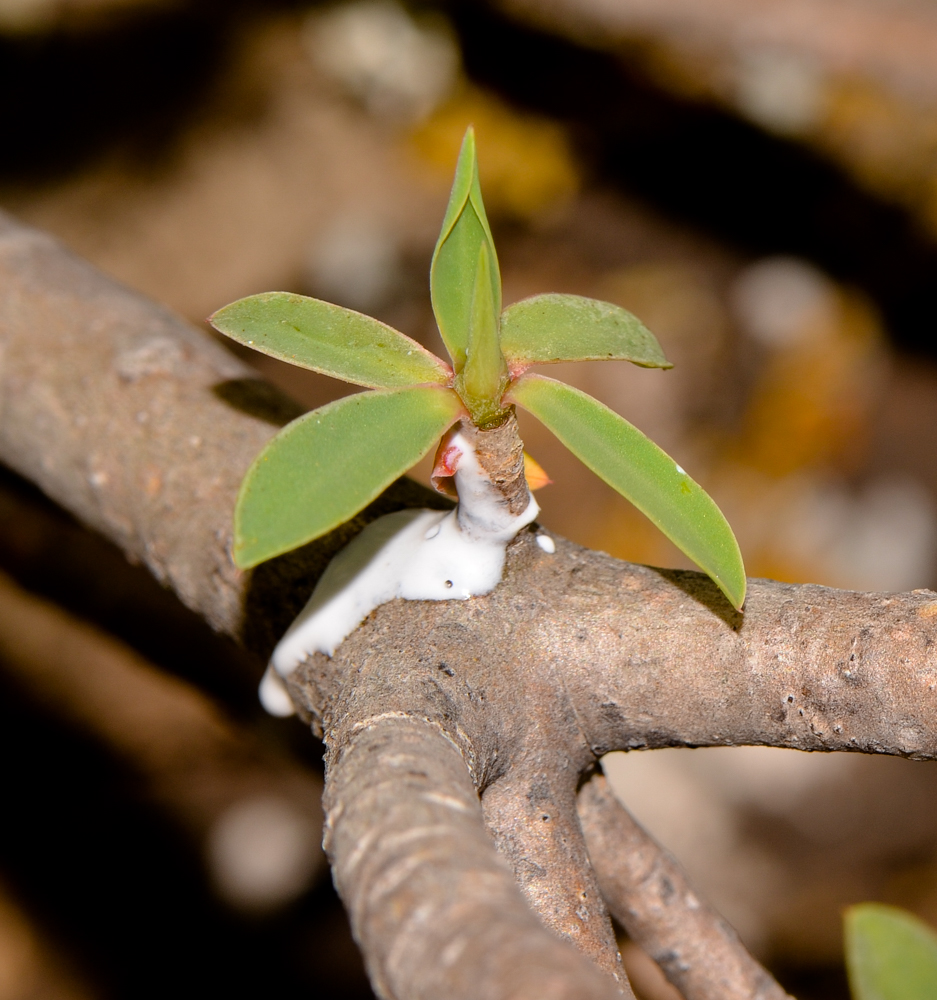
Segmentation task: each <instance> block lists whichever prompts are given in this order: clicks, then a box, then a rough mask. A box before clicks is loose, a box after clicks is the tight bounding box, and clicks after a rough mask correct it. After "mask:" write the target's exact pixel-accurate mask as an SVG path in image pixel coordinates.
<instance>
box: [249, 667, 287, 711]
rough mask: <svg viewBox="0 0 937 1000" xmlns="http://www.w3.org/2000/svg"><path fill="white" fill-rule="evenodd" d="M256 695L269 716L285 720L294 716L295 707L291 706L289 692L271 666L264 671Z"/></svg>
mask: <svg viewBox="0 0 937 1000" xmlns="http://www.w3.org/2000/svg"><path fill="white" fill-rule="evenodd" d="M257 694H258V695H259V696H260V704H261V705H263V707H264V708H265V709H266V710H267V711H268V712H269V713H270V714H271V715H275V716H277V717H278V718H281V719H286V718H288V717H289V716H291V715H295V714H296V706H295V705H294V704H293V699H292V698H291V697H290V694H289V691H287V690H286V685H285V684H284V683H283V678H282V677H281V676H280V675H279V674H278V673H277V672H276V671H275V670H274V669H273V667H272V666H268V667H267V669H266V670H265V671H264V676H263V679H262V680H261V682H260V687H259V688H258V689H257Z"/></svg>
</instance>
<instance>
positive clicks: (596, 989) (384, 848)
mask: <svg viewBox="0 0 937 1000" xmlns="http://www.w3.org/2000/svg"><path fill="white" fill-rule="evenodd" d="M349 728H350V729H351V730H352V731H351V732H349V733H348V735H347V737H346V739H345V740H342V741H339V742H338V745H340V746H341V749H340V750H336V751H334V752H330V758H329V782H328V791H327V794H326V799H325V807H326V816H327V820H326V831H327V832H326V840H325V846H326V850H327V852H328V854H329V858H330V860H331V862H332V865H333V871H334V874H335V882H336V885H337V887H338V889H339V892H340V893H341V896H342V899H343V900H344V901H345V903H346V905H347V906H348V908H349V910H350V912H351V915H352V925H353V929H354V932H355V936H356V938H357V940H358V941H359V942H360V944H361V946H362V950H363V951H364V954H365V956H366V958H367V961H368V968H369V971H370V973H371V978H372V982H373V983H374V985H375V988H376V990H377V992H378V993H379V995H381V996H383V997H413V998H421V1000H422V998H425V1000H433V998H437V997H447V998H452V1000H502V998H503V1000H508V998H510V1000H524V998H529V1000H543V998H544V997H548V998H551V1000H560V998H569V1000H572V998H576V1000H614V998H615V997H617V996H619V995H620V994H619V992H618V990H617V989H616V988H615V985H614V983H612V982H611V981H610V980H609V979H608V978H606V976H604V975H603V974H602V973H600V972H599V970H598V969H597V968H596V967H595V966H594V965H592V963H590V962H589V961H588V960H586V959H585V958H584V957H583V956H582V955H580V954H579V953H578V952H577V951H576V950H575V949H573V948H572V947H570V946H568V945H564V944H563V943H562V942H559V941H556V940H555V939H553V938H551V936H550V935H548V934H546V933H545V932H544V930H543V928H542V926H541V925H540V924H539V923H538V921H537V919H536V917H535V916H534V915H533V913H532V912H531V911H530V909H529V908H528V907H527V906H526V904H525V903H524V899H523V897H522V895H521V893H520V892H519V891H518V887H517V884H516V882H515V881H514V878H513V876H512V874H511V871H510V869H509V868H508V866H507V865H505V864H504V863H503V862H502V861H500V860H499V859H498V857H497V855H496V854H495V853H494V852H493V851H492V849H491V841H490V839H489V838H488V835H487V833H486V831H485V825H484V821H483V818H482V813H481V807H480V805H479V801H478V795H477V793H476V791H475V788H474V786H473V784H472V781H471V777H470V776H469V772H468V770H467V769H466V767H465V762H464V760H463V758H462V756H461V754H460V753H459V750H458V749H457V748H456V747H455V746H454V745H453V744H452V743H451V742H450V741H449V740H448V739H447V738H446V736H445V735H444V734H443V733H442V732H440V731H439V729H437V728H436V727H435V726H433V725H430V724H427V723H426V722H421V721H416V720H410V719H406V718H401V717H398V716H396V715H395V714H394V713H393V712H388V713H383V714H382V715H378V716H376V717H374V718H370V719H361V720H360V721H359V722H358V723H356V725H355V726H352V727H349Z"/></svg>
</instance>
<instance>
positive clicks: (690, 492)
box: [505, 374, 745, 608]
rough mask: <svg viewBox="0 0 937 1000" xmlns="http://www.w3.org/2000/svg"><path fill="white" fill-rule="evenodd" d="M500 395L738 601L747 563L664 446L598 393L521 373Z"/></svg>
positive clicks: (742, 592)
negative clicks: (531, 417) (528, 415)
mask: <svg viewBox="0 0 937 1000" xmlns="http://www.w3.org/2000/svg"><path fill="white" fill-rule="evenodd" d="M505 400H506V401H507V402H514V403H517V404H519V405H520V406H522V407H524V409H525V410H529V411H530V412H531V413H532V414H533V415H534V416H535V417H536V418H537V419H538V420H539V421H540V422H541V423H542V424H544V425H545V426H546V427H547V428H548V429H549V430H551V431H552V432H553V433H554V434H555V435H556V436H557V437H558V438H559V439H560V441H562V442H563V444H565V445H566V447H567V448H569V450H570V451H571V452H572V453H573V454H574V455H576V456H577V457H578V458H579V459H580V460H581V461H582V462H583V463H584V464H585V465H587V466H588V467H589V468H590V469H591V470H592V471H593V472H594V473H595V474H596V475H597V476H599V477H600V478H601V479H604V480H605V482H607V483H608V484H609V486H611V487H613V488H614V489H616V490H618V492H619V493H621V494H622V496H624V497H626V498H627V499H628V500H630V501H631V502H632V503H633V504H634V505H635V507H637V508H638V510H640V511H642V512H643V513H644V514H646V515H647V516H648V517H649V518H650V519H651V521H653V522H654V524H656V525H657V527H658V528H660V530H661V531H663V533H664V534H665V535H666V536H667V537H668V538H669V539H670V540H671V541H672V542H673V543H674V544H675V545H676V546H677V547H678V548H680V549H681V550H682V551H683V552H685V553H686V554H687V555H688V556H689V557H690V558H691V559H692V560H693V561H694V562H695V563H696V564H697V565H698V566H699V567H700V568H701V569H703V570H705V572H707V573H708V574H709V575H710V576H711V577H712V578H713V580H714V581H715V582H716V584H717V585H718V586H719V588H720V590H722V592H723V593H724V594H725V595H726V597H728V599H729V600H730V601H731V602H732V604H733V605H734V606H735V607H736V608H741V606H742V603H743V602H744V600H745V567H744V566H743V565H742V555H741V553H740V552H739V547H738V543H737V542H736V540H735V536H734V535H733V534H732V529H731V528H730V527H729V525H728V522H727V521H726V519H725V517H723V515H722V512H721V511H720V510H719V508H718V507H717V506H716V504H715V503H714V502H713V500H712V499H711V498H710V496H709V495H708V494H707V493H706V492H705V491H704V490H703V489H702V487H701V486H699V485H698V484H697V483H695V482H694V481H693V480H692V479H691V478H690V477H689V476H688V475H687V474H686V473H685V472H684V471H683V469H681V468H680V466H679V465H677V464H676V463H675V462H674V460H673V459H672V458H671V457H670V456H669V455H667V454H666V452H664V451H662V450H661V449H660V448H658V447H657V445H656V444H654V442H653V441H651V440H650V439H649V438H647V437H645V436H644V435H643V434H642V433H641V432H640V431H639V430H638V429H637V428H636V427H634V426H633V425H632V424H629V423H628V421H627V420H625V419H624V418H623V417H620V416H619V415H618V414H617V413H615V412H613V411H612V410H610V409H609V408H608V407H607V406H604V405H603V404H602V403H600V402H599V401H598V400H596V399H593V398H592V397H591V396H587V395H586V394H585V393H584V392H580V391H579V390H578V389H574V388H573V387H572V386H569V385H564V384H563V383H562V382H556V381H554V380H553V379H548V378H543V377H542V376H540V375H529V374H528V375H523V376H522V377H521V378H519V379H518V380H517V381H516V382H515V383H514V384H513V385H512V386H511V388H510V389H509V391H508V392H507V393H506V395H505Z"/></svg>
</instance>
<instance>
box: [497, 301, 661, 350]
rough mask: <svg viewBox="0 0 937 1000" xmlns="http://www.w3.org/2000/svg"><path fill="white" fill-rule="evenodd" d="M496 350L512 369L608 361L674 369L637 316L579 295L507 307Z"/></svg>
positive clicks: (525, 302) (655, 339)
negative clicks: (499, 349) (525, 366)
mask: <svg viewBox="0 0 937 1000" xmlns="http://www.w3.org/2000/svg"><path fill="white" fill-rule="evenodd" d="M501 350H502V351H504V356H505V357H506V358H507V359H508V362H509V363H510V364H511V365H512V367H513V366H516V365H519V364H521V365H537V364H540V365H543V364H552V363H553V362H555V361H608V360H611V359H621V360H623V361H632V362H634V364H636V365H641V366H642V367H644V368H672V367H673V365H671V363H670V362H669V361H668V360H667V359H666V358H665V357H664V352H663V351H662V350H661V347H660V344H658V342H657V338H656V337H655V336H654V334H653V333H651V331H650V330H648V328H647V327H646V326H645V325H644V324H643V323H642V322H641V320H639V319H638V317H637V316H633V315H632V314H631V313H630V312H628V310H627V309H622V308H621V307H620V306H616V305H613V304H612V303H611V302H602V301H600V300H599V299H587V298H584V297H583V296H581V295H554V294H551V295H534V296H533V297H532V298H529V299H522V300H521V301H520V302H515V303H514V305H511V306H508V307H507V309H505V310H504V313H503V314H502V316H501Z"/></svg>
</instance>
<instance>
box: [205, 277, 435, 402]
mask: <svg viewBox="0 0 937 1000" xmlns="http://www.w3.org/2000/svg"><path fill="white" fill-rule="evenodd" d="M209 322H210V323H211V324H212V326H213V327H214V328H215V329H216V330H218V331H219V332H220V333H223V334H226V335H227V336H228V337H231V338H232V340H236V341H238V343H241V344H245V345H247V346H248V347H253V348H254V350H255V351H260V352H261V353H263V354H269V355H270V357H273V358H279V359H280V360H281V361H286V362H288V363H289V364H291V365H298V366H300V367H301V368H310V369H312V371H316V372H322V374H324V375H331V376H332V377H333V378H340V379H343V380H344V381H345V382H354V383H356V384H357V385H366V386H370V387H371V388H378V387H382V388H396V387H397V386H405V385H419V384H421V383H426V382H435V383H438V384H440V385H446V384H448V382H449V380H450V378H451V377H452V372H451V371H450V370H449V366H448V365H447V364H446V363H445V362H444V361H442V360H441V359H439V358H437V357H436V355H435V354H432V353H431V352H429V351H427V350H426V348H425V347H422V346H421V345H420V344H418V343H417V342H416V341H415V340H411V339H410V338H409V337H406V336H404V334H402V333H400V332H399V331H397V330H395V329H394V328H393V327H390V326H387V325H386V324H384V323H381V322H379V321H378V320H376V319H372V318H371V317H370V316H364V315H362V314H361V313H357V312H354V311H353V310H351V309H343V308H342V307H341V306H335V305H332V304H331V303H330V302H320V301H319V299H310V298H307V297H306V296H304V295H292V294H290V293H289V292H265V293H263V294H261V295H250V296H248V297H247V298H246V299H239V300H238V301H237V302H232V303H231V304H230V305H228V306H225V307H224V308H223V309H219V310H218V312H216V313H215V314H214V315H213V316H211V317H210V318H209Z"/></svg>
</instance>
